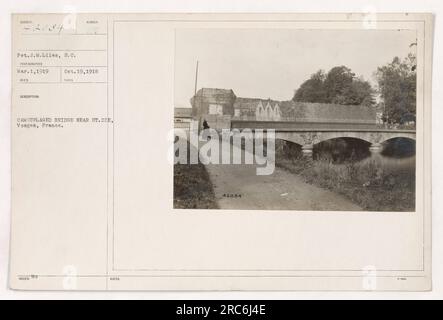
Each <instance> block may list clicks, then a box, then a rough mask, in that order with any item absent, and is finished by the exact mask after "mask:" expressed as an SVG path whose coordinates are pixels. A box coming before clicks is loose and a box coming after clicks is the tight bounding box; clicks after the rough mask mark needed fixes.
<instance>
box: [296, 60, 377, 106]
mask: <svg viewBox="0 0 443 320" xmlns="http://www.w3.org/2000/svg"><path fill="white" fill-rule="evenodd" d="M373 94H374V92H373V89H372V87H371V85H370V84H369V82H367V81H365V80H364V79H363V78H356V77H355V73H353V72H352V71H351V69H349V68H347V67H345V66H338V67H334V68H332V69H331V70H329V72H328V73H327V74H325V73H324V72H323V71H321V70H320V71H318V72H317V73H314V74H313V75H311V78H310V79H308V80H306V81H305V82H303V84H302V85H301V86H300V88H299V89H297V91H296V92H295V95H294V97H293V100H294V101H303V102H320V103H336V104H344V105H360V104H363V105H366V106H373V105H374V103H375V102H374V98H373Z"/></svg>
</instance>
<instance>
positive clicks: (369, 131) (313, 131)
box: [231, 121, 416, 155]
mask: <svg viewBox="0 0 443 320" xmlns="http://www.w3.org/2000/svg"><path fill="white" fill-rule="evenodd" d="M282 124H283V125H282ZM231 128H232V129H240V130H241V129H246V128H248V129H252V130H255V129H263V130H266V129H274V130H275V137H276V139H281V140H286V141H290V142H293V143H296V144H299V145H301V146H302V151H303V153H304V154H305V155H312V151H313V148H314V145H315V144H317V143H320V142H322V141H326V140H330V139H336V138H355V139H360V140H363V141H366V142H368V143H370V144H371V145H370V147H369V150H370V151H371V152H373V153H378V152H380V151H381V150H382V143H383V142H384V141H387V140H390V139H394V138H407V139H411V140H414V141H415V140H416V132H415V130H403V129H382V128H378V127H376V126H375V125H359V124H338V123H333V124H324V123H322V124H314V123H312V124H308V123H296V122H291V123H276V122H272V123H263V122H261V123H260V122H259V121H232V123H231Z"/></svg>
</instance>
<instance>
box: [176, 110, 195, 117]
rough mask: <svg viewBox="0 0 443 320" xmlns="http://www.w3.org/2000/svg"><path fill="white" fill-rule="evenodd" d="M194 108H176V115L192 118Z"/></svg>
mask: <svg viewBox="0 0 443 320" xmlns="http://www.w3.org/2000/svg"><path fill="white" fill-rule="evenodd" d="M191 114H192V108H174V117H180V118H191Z"/></svg>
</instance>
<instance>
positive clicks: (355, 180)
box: [276, 148, 415, 212]
mask: <svg viewBox="0 0 443 320" xmlns="http://www.w3.org/2000/svg"><path fill="white" fill-rule="evenodd" d="M276 152H277V153H278V154H277V156H276V165H277V166H279V167H281V168H284V169H286V170H287V171H289V172H291V173H294V174H297V175H299V176H301V177H302V178H303V179H304V180H305V181H306V182H307V183H310V184H312V185H315V186H319V187H321V188H325V189H329V190H331V191H334V192H336V193H339V194H341V195H343V196H345V197H347V198H348V199H350V200H351V201H352V202H354V203H356V204H358V205H359V206H361V207H362V208H363V209H364V210H368V211H405V212H409V211H415V170H413V169H411V168H415V161H414V160H413V159H412V160H410V161H409V163H408V164H407V165H402V163H404V161H403V162H401V161H399V162H398V163H396V162H395V161H392V162H385V161H383V159H381V158H380V159H371V158H368V159H364V160H361V161H352V159H351V160H350V161H345V162H343V163H341V164H337V163H333V162H332V161H331V160H329V159H326V158H321V157H320V158H319V159H318V160H315V161H312V160H309V159H305V158H304V157H303V156H302V155H301V154H300V153H299V152H297V151H296V150H295V151H294V149H292V150H291V149H289V150H282V149H281V148H280V150H279V149H278V148H277V149H276ZM412 162H414V163H412Z"/></svg>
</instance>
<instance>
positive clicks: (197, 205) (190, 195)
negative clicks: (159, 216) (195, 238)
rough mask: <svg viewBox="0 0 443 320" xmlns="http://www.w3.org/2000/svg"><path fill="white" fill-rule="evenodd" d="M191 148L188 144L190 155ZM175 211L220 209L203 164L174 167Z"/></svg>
mask: <svg viewBox="0 0 443 320" xmlns="http://www.w3.org/2000/svg"><path fill="white" fill-rule="evenodd" d="M190 148H194V147H193V146H190V145H189V144H188V155H189V154H190V152H189V150H190ZM188 160H189V159H188ZM174 208H175V209H218V206H217V202H216V199H215V194H214V189H213V187H212V184H211V181H210V179H209V174H208V172H207V171H206V168H205V166H204V165H203V164H201V163H198V164H189V161H188V164H175V165H174Z"/></svg>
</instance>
